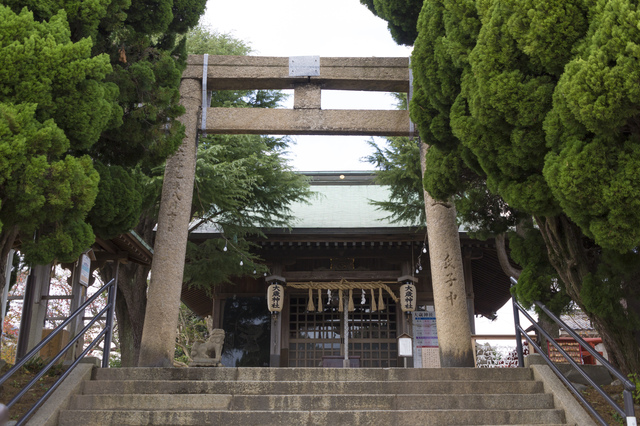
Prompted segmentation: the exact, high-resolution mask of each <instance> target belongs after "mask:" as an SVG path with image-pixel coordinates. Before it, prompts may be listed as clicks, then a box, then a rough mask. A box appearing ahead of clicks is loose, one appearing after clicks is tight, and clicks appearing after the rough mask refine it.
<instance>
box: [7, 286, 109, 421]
mask: <svg viewBox="0 0 640 426" xmlns="http://www.w3.org/2000/svg"><path fill="white" fill-rule="evenodd" d="M116 283H117V280H116V279H112V280H111V281H109V282H108V283H107V284H105V285H103V286H102V287H101V288H100V289H99V290H98V291H97V292H96V293H95V294H94V295H93V296H91V297H90V298H89V299H87V301H86V302H84V303H83V304H82V305H81V306H80V307H79V308H78V309H76V310H75V312H73V313H72V314H71V315H70V316H69V318H67V319H66V320H65V321H64V322H63V323H62V324H60V325H59V326H57V327H56V328H55V329H54V330H53V331H52V332H51V333H50V334H49V335H48V336H47V337H45V338H44V339H43V340H42V341H41V342H40V343H38V344H37V345H36V346H35V347H34V348H33V349H32V350H31V351H29V353H27V354H26V355H25V356H24V358H22V359H21V360H20V361H19V362H17V363H16V364H15V365H14V366H13V367H12V368H11V369H10V370H9V371H8V372H7V373H6V374H5V375H3V376H2V377H0V386H2V384H3V383H5V382H6V381H7V380H8V379H9V378H10V377H11V376H12V375H13V374H14V373H15V372H16V371H18V370H19V369H20V368H22V367H23V366H24V365H25V364H26V363H27V362H28V361H29V360H30V359H31V358H33V357H34V356H36V355H37V354H38V352H39V351H40V350H41V349H42V348H43V347H44V346H45V345H46V344H47V343H49V342H50V341H51V340H52V339H53V338H54V337H55V336H56V335H57V334H58V333H60V332H61V331H62V330H63V329H64V328H65V327H66V326H67V325H69V323H71V321H73V320H75V319H76V318H77V317H78V316H79V315H81V314H82V313H83V312H84V310H85V309H86V308H87V307H88V306H89V305H91V303H93V302H94V301H95V300H96V299H97V298H98V297H100V296H101V295H102V294H103V293H104V292H105V291H106V292H107V304H106V306H105V307H104V308H103V309H102V310H101V311H100V312H98V313H97V314H96V315H94V316H93V317H92V319H91V321H90V322H89V323H88V324H87V325H86V326H85V327H84V328H83V329H82V330H81V331H80V332H79V333H77V334H76V336H75V337H74V338H73V339H71V341H70V342H69V343H68V344H67V345H66V346H65V347H64V348H63V349H62V350H61V351H60V352H58V354H57V355H56V356H55V357H54V358H53V359H52V360H51V361H50V362H49V363H48V364H47V365H46V366H44V368H42V370H41V371H40V372H39V373H38V374H37V375H36V376H35V377H34V378H33V379H32V380H31V381H30V382H29V383H28V384H27V385H26V386H25V387H24V388H23V389H22V390H21V391H20V392H19V393H18V394H17V395H16V396H15V397H14V398H13V399H12V400H11V401H9V402H8V403H7V404H6V407H7V409H10V408H11V407H12V406H13V405H14V404H15V403H16V402H17V401H18V400H19V399H20V398H22V397H23V396H24V394H26V393H27V392H28V391H29V389H31V387H33V385H35V384H36V383H37V382H38V380H40V378H41V377H42V376H44V375H45V374H46V372H47V371H49V369H50V368H51V367H53V366H54V365H55V364H56V363H57V362H58V361H59V360H60V358H62V357H63V356H64V354H65V353H66V352H67V351H68V350H69V349H71V348H72V347H73V346H74V345H75V344H76V342H77V341H78V340H80V338H81V337H83V336H84V334H85V333H86V332H87V331H88V330H89V329H90V328H91V326H92V325H93V324H95V323H96V322H97V321H98V320H100V319H103V318H102V316H103V315H104V314H105V313H106V316H107V320H106V324H105V326H104V328H102V330H101V331H100V333H99V334H98V335H97V336H96V337H95V338H94V339H93V340H92V341H91V343H89V346H88V347H87V348H86V349H85V350H84V351H83V352H82V353H81V354H80V355H79V356H78V357H77V359H76V360H75V361H74V362H73V363H72V364H71V365H70V366H69V368H68V369H67V370H66V371H65V372H64V373H63V374H62V375H61V376H60V377H59V378H58V379H57V380H56V381H55V383H54V384H53V385H51V387H50V388H49V390H48V391H47V392H46V393H45V394H44V395H43V396H42V397H41V398H40V399H39V400H38V401H37V402H36V403H35V404H34V405H33V406H32V407H31V409H29V411H27V413H26V414H24V415H23V416H22V417H21V418H20V419H19V420H18V421H17V422H16V426H19V425H22V424H24V423H25V422H26V421H27V420H28V419H29V418H30V417H31V416H32V415H33V414H34V413H35V411H36V410H37V409H38V408H40V406H42V404H44V403H45V401H46V400H47V398H49V396H51V394H52V393H53V391H55V390H56V388H57V387H58V386H59V385H60V384H61V383H62V381H63V380H64V379H65V378H66V377H67V376H68V375H69V374H70V373H71V371H72V370H73V369H74V368H75V367H76V365H78V364H79V363H80V361H82V359H83V358H84V357H85V356H86V354H87V353H89V351H90V350H91V349H93V347H94V346H95V345H97V344H98V343H99V342H100V340H101V339H102V338H103V337H104V350H103V351H102V368H107V367H109V352H110V349H111V336H112V334H113V318H114V310H115V301H116V299H115V297H116V290H117V287H116Z"/></svg>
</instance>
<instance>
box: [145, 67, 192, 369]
mask: <svg viewBox="0 0 640 426" xmlns="http://www.w3.org/2000/svg"><path fill="white" fill-rule="evenodd" d="M201 84H202V83H201V82H200V80H192V79H183V80H182V82H181V84H180V103H181V104H182V106H184V107H185V110H186V112H185V114H184V115H183V116H182V117H181V118H180V121H181V122H182V124H184V126H185V138H184V140H183V141H182V145H180V148H178V151H177V152H176V153H175V154H174V155H173V156H171V157H170V158H169V159H168V160H167V165H166V167H165V173H164V183H163V185H162V199H161V203H160V212H159V215H158V230H157V232H156V240H155V245H154V251H155V253H154V256H153V263H152V264H151V281H150V283H149V294H148V300H147V309H146V312H145V318H144V328H143V330H142V341H141V343H140V358H139V360H138V366H140V367H171V366H173V355H174V350H175V340H176V328H177V325H178V311H179V309H180V293H181V291H182V275H183V272H184V260H185V254H186V247H187V237H188V231H189V221H190V219H191V200H192V197H193V182H194V179H195V168H196V138H197V132H198V119H199V115H200V114H199V110H200V107H201V105H202V87H201Z"/></svg>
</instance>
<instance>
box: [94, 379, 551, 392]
mask: <svg viewBox="0 0 640 426" xmlns="http://www.w3.org/2000/svg"><path fill="white" fill-rule="evenodd" d="M83 388H84V393H85V394H105V393H122V394H132V393H139V394H158V393H187V394H189V393H223V394H226V393H229V394H234V395H235V394H248V395H255V394H277V395H282V394H309V393H322V394H350V393H351V394H356V393H362V392H367V393H375V394H422V395H432V394H443V393H450V394H479V393H492V394H507V393H519V394H533V393H541V392H542V391H543V388H542V384H541V383H539V382H534V381H514V382H509V383H504V382H500V381H469V382H452V381H429V382H424V381H406V382H384V381H379V382H372V381H368V382H367V381H361V382H325V381H310V382H265V381H242V382H235V381H193V382H188V381H172V380H157V381H154V382H153V383H152V384H151V383H149V382H144V381H135V380H132V381H110V380H100V381H91V382H86V383H84V387H83Z"/></svg>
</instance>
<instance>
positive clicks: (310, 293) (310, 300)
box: [307, 288, 316, 312]
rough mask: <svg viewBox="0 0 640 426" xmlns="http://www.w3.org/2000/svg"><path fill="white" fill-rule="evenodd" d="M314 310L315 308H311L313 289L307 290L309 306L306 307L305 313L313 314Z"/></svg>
mask: <svg viewBox="0 0 640 426" xmlns="http://www.w3.org/2000/svg"><path fill="white" fill-rule="evenodd" d="M315 310H316V307H315V306H313V289H312V288H309V304H308V305H307V311H309V312H313V311H315Z"/></svg>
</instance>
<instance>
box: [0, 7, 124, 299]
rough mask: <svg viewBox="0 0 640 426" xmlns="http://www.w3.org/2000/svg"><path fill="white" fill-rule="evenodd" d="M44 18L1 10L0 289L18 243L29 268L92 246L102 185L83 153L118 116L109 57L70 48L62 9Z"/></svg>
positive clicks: (83, 45) (83, 43)
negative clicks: (91, 215) (91, 218)
mask: <svg viewBox="0 0 640 426" xmlns="http://www.w3.org/2000/svg"><path fill="white" fill-rule="evenodd" d="M47 18H48V19H46V20H43V21H38V20H37V19H35V18H34V14H33V13H32V12H31V11H29V10H28V9H27V8H24V9H22V10H20V11H19V12H18V13H16V12H14V11H12V10H11V9H10V8H9V7H6V6H4V5H0V135H1V137H0V147H1V148H0V152H2V154H1V156H0V200H2V201H1V202H2V204H1V205H0V221H1V224H0V253H1V255H2V256H1V258H0V272H1V273H0V282H1V283H2V285H0V288H1V287H4V277H5V274H4V268H5V265H6V257H7V254H8V252H9V250H10V249H11V248H12V247H13V246H14V245H15V244H16V239H17V238H18V237H19V238H20V240H21V242H22V245H21V250H22V252H23V253H24V254H25V256H26V260H27V261H28V262H30V263H47V262H51V261H52V260H53V259H58V260H59V261H71V260H74V259H75V258H76V257H77V256H78V255H79V253H81V252H82V251H83V250H85V249H86V248H87V247H88V246H89V245H90V244H91V243H92V242H93V239H94V234H93V232H92V228H91V226H90V225H89V223H88V222H87V213H88V212H89V210H90V209H91V208H92V206H93V204H94V200H95V199H96V195H97V193H98V181H99V176H98V173H97V172H96V170H95V168H94V167H93V164H92V159H91V157H90V156H88V155H86V154H85V152H84V151H86V150H88V149H90V148H91V147H92V146H93V145H94V144H95V143H96V141H97V140H98V139H99V137H100V134H101V132H102V131H104V130H105V129H108V128H110V127H113V126H117V125H118V124H119V123H120V120H121V116H122V112H121V110H120V108H119V107H118V105H117V94H118V88H117V86H116V85H114V84H113V83H110V82H105V77H106V76H107V75H108V74H109V73H110V72H111V65H110V64H109V57H108V56H107V55H104V54H102V55H93V56H92V54H91V46H92V43H91V40H90V39H88V38H84V39H79V40H75V41H74V40H73V38H72V32H71V30H70V26H69V24H68V21H67V14H66V12H65V11H64V10H56V11H55V13H54V14H50V16H48V17H47Z"/></svg>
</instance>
